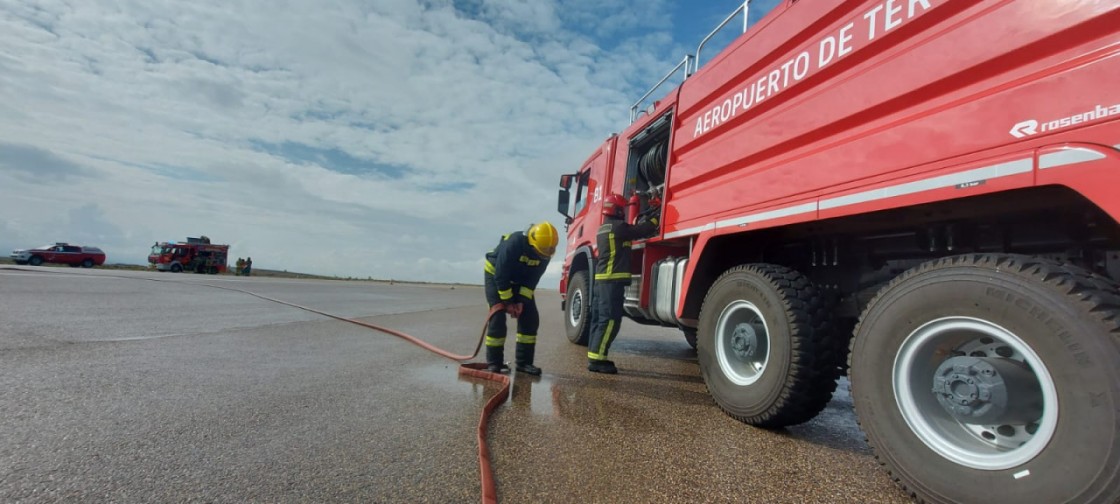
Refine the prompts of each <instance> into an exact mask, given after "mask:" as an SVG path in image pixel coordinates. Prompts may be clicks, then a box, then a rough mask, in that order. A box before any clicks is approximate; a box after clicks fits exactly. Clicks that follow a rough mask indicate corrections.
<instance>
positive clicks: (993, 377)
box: [933, 356, 1042, 425]
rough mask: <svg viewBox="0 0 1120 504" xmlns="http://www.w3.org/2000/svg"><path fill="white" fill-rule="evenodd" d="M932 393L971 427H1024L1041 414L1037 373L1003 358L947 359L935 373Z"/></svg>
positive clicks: (943, 405) (960, 357)
mask: <svg viewBox="0 0 1120 504" xmlns="http://www.w3.org/2000/svg"><path fill="white" fill-rule="evenodd" d="M933 393H934V395H935V396H936V397H937V401H938V402H939V403H941V407H942V408H945V411H947V412H948V413H949V414H950V415H952V416H953V417H954V418H956V419H957V420H960V421H962V422H967V423H971V424H997V425H998V424H1009V423H1010V424H1025V423H1027V422H1030V421H1032V420H1034V419H1037V418H1038V417H1039V415H1041V413H1042V412H1041V409H1042V408H1041V403H1042V396H1041V390H1040V388H1039V384H1038V379H1037V378H1036V377H1035V376H1034V373H1032V372H1031V371H1030V370H1029V369H1027V368H1026V366H1024V365H1023V364H1021V363H1019V362H1016V361H1012V360H1010V359H1005V358H1002V357H967V356H959V357H952V358H950V359H947V360H946V361H945V362H943V363H941V366H939V367H938V368H937V371H935V372H934V378H933Z"/></svg>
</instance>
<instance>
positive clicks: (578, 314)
mask: <svg viewBox="0 0 1120 504" xmlns="http://www.w3.org/2000/svg"><path fill="white" fill-rule="evenodd" d="M581 320H583V289H576V291H575V292H573V293H572V304H571V308H569V309H568V322H569V323H571V324H572V327H579V323H580V321H581Z"/></svg>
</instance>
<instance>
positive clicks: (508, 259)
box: [484, 222, 559, 375]
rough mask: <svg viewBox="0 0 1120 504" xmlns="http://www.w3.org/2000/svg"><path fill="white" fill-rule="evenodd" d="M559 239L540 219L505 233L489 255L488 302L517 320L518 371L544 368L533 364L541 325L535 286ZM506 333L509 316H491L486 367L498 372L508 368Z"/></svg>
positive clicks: (487, 257) (487, 271) (488, 329)
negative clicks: (536, 222)
mask: <svg viewBox="0 0 1120 504" xmlns="http://www.w3.org/2000/svg"><path fill="white" fill-rule="evenodd" d="M558 240H559V237H558V234H557V232H556V228H555V227H553V226H552V224H550V223H548V222H541V223H540V224H534V225H533V226H531V227H530V228H529V230H528V231H526V232H524V233H522V232H520V231H516V232H513V233H510V234H507V235H505V236H502V240H501V241H500V242H498V246H497V247H494V250H491V251H490V252H489V253H488V254H486V265H485V266H484V269H485V270H486V273H485V275H484V279H485V281H484V285H485V290H486V302H487V303H489V304H490V306H491V307H493V306H494V305H499V304H500V305H502V307H503V309H504V310H505V311H506V313H508V314H509V315H510V316H512V317H513V318H515V319H517V354H516V358H517V370H518V371H521V372H522V373H527V374H531V375H539V374H541V368H539V367H536V366H534V365H533V356H534V354H535V353H536V344H537V328H538V326H540V314H539V313H538V312H537V303H536V301H534V300H533V289H536V288H537V283H538V282H540V279H541V275H543V274H544V270H545V269H546V268H547V267H548V261H549V259H551V258H552V254H554V253H555V252H556V243H557V241H558ZM506 333H507V330H506V317H505V316H504V315H498V316H495V317H491V318H490V324H489V325H488V326H487V328H486V369H488V370H490V371H492V372H495V373H504V372H507V371H509V366H507V365H506V364H505V362H504V361H505V358H504V357H505V346H506Z"/></svg>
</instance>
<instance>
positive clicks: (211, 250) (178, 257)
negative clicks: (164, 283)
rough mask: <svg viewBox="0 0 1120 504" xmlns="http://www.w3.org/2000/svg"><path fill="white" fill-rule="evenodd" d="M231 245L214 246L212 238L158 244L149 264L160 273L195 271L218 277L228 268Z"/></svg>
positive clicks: (149, 257) (154, 248)
mask: <svg viewBox="0 0 1120 504" xmlns="http://www.w3.org/2000/svg"><path fill="white" fill-rule="evenodd" d="M228 257H229V245H212V244H211V243H210V238H207V237H206V236H202V237H199V238H190V237H188V238H187V241H186V243H183V242H157V243H156V244H155V245H153V246H152V252H151V254H149V255H148V262H149V263H150V264H151V265H152V266H153V267H155V268H156V269H157V270H159V271H170V272H172V273H179V272H181V271H193V272H195V273H209V274H211V275H216V274H218V273H225V271H226V269H227V268H228V265H227V262H228Z"/></svg>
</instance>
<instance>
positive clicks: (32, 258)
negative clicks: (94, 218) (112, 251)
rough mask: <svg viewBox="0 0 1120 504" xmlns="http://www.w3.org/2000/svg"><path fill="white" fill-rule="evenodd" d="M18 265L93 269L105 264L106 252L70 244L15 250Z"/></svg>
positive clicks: (13, 257) (13, 254)
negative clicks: (50, 265) (67, 266)
mask: <svg viewBox="0 0 1120 504" xmlns="http://www.w3.org/2000/svg"><path fill="white" fill-rule="evenodd" d="M11 257H12V260H14V261H15V262H16V264H30V265H32V266H39V265H41V264H43V263H57V264H68V265H70V267H71V268H77V267H78V266H81V267H83V268H92V267H94V266H100V265H102V264H105V252H102V251H101V249H99V248H97V247H82V246H79V245H71V244H69V243H55V244H54V245H44V246H42V247H39V248H33V249H30V250H24V249H19V250H13V251H12V256H11Z"/></svg>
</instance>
